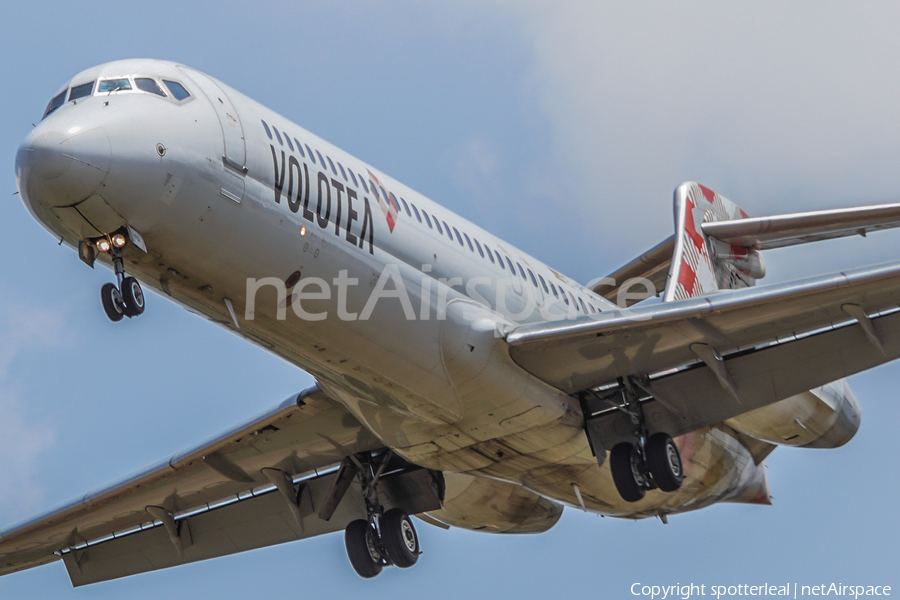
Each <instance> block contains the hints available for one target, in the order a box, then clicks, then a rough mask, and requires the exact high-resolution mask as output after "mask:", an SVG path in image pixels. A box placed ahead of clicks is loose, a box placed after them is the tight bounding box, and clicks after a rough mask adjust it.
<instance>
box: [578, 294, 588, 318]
mask: <svg viewBox="0 0 900 600" xmlns="http://www.w3.org/2000/svg"><path fill="white" fill-rule="evenodd" d="M578 304H580V305H581V312H583V313H584V314H587V308H585V306H584V300H582V299H581V298H579V299H578Z"/></svg>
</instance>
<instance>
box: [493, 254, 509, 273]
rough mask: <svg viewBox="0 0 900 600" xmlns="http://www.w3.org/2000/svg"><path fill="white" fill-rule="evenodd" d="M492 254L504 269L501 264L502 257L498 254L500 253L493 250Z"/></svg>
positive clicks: (502, 267)
mask: <svg viewBox="0 0 900 600" xmlns="http://www.w3.org/2000/svg"><path fill="white" fill-rule="evenodd" d="M494 255H495V256H496V257H497V262H498V263H500V268H501V269H505V268H506V267H504V266H503V257H502V256H500V253H499V252H497V251H496V250H494Z"/></svg>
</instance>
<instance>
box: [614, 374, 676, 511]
mask: <svg viewBox="0 0 900 600" xmlns="http://www.w3.org/2000/svg"><path fill="white" fill-rule="evenodd" d="M622 389H623V393H622V396H623V400H624V406H623V407H621V408H622V409H623V410H625V411H626V412H628V414H629V415H630V416H631V419H632V422H633V423H634V437H635V443H633V444H632V443H630V442H620V443H619V444H616V445H615V446H614V447H613V449H612V452H610V456H609V469H610V471H611V472H612V477H613V482H614V483H615V484H616V490H617V491H618V492H619V495H620V496H622V499H623V500H625V501H627V502H637V501H638V500H640V499H641V498H643V497H644V495H645V494H646V493H647V490H652V489H659V490H661V491H663V492H674V491H675V490H677V489H678V488H680V487H681V483H682V481H683V480H684V466H683V465H682V464H681V454H680V453H679V451H678V446H676V445H675V441H674V440H673V439H672V437H671V436H670V435H669V434H667V433H665V432H662V431H661V432H658V433H654V434H653V435H648V432H647V428H646V426H645V424H644V415H643V411H642V410H641V405H640V402H638V400H637V397H636V395H635V394H634V391H633V388H632V387H631V385H630V382H629V381H628V380H625V381H624V382H623V388H622Z"/></svg>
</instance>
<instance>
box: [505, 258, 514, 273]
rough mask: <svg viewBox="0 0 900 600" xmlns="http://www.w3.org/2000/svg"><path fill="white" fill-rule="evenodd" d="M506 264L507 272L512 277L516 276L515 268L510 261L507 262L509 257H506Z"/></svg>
mask: <svg viewBox="0 0 900 600" xmlns="http://www.w3.org/2000/svg"><path fill="white" fill-rule="evenodd" d="M506 264H507V265H509V272H510V273H512V274H513V275H515V274H516V268H515V267H514V266H513V265H512V261H511V260H509V257H508V256H507V257H506Z"/></svg>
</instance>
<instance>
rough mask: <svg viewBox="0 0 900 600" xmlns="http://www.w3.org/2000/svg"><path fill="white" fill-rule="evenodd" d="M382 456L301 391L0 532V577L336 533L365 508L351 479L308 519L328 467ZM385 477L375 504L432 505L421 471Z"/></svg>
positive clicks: (103, 571) (166, 559) (91, 574)
mask: <svg viewBox="0 0 900 600" xmlns="http://www.w3.org/2000/svg"><path fill="white" fill-rule="evenodd" d="M383 447H384V446H383V444H382V443H381V442H380V441H379V440H378V439H377V438H375V436H374V435H372V434H371V433H370V432H369V430H368V429H366V428H365V427H363V426H362V425H361V424H360V423H359V421H357V420H356V419H355V418H354V417H353V416H352V415H351V414H350V413H349V412H348V411H347V410H346V409H345V408H344V407H343V406H342V405H341V404H339V403H338V402H335V401H333V400H331V399H330V398H329V397H328V396H327V395H326V394H325V393H324V392H322V391H321V390H319V389H318V388H317V387H312V388H310V389H308V390H306V391H304V392H302V393H301V394H299V395H297V396H292V397H291V398H288V399H287V400H285V401H284V402H282V403H281V404H280V405H279V406H277V407H276V408H274V409H272V410H270V411H268V412H266V413H265V414H263V415H261V416H260V417H258V418H256V419H253V420H251V421H250V422H248V423H245V424H243V425H240V426H238V427H236V428H234V429H232V430H231V431H228V432H226V433H224V434H223V435H220V436H218V437H216V438H215V439H213V440H210V441H209V442H206V443H204V444H201V445H199V446H197V447H196V448H193V449H191V450H188V451H186V452H182V453H179V454H176V455H175V456H172V457H171V458H170V459H168V460H166V461H163V462H161V463H159V464H157V465H156V466H153V467H151V468H149V469H147V470H145V471H143V472H140V473H138V474H136V475H134V476H132V477H130V478H128V479H126V480H125V481H122V482H119V483H116V484H114V485H112V486H110V487H108V488H106V489H103V490H100V491H97V492H95V493H91V494H88V495H86V496H84V497H83V498H79V499H78V500H76V501H75V502H72V503H71V504H69V505H68V506H65V507H63V508H60V509H58V510H56V511H53V512H50V513H48V514H45V515H42V516H40V517H37V518H36V519H33V520H31V521H29V522H27V523H24V524H21V525H19V526H17V527H14V528H12V529H9V530H6V531H0V575H4V574H7V573H12V572H15V571H20V570H23V569H27V568H30V567H33V566H37V565H41V564H45V563H48V562H51V561H54V560H56V559H58V558H62V559H63V561H64V562H65V565H66V568H67V570H68V572H69V576H70V578H71V579H72V583H73V585H76V586H78V585H84V584H87V583H93V582H96V581H104V580H107V579H114V578H117V577H123V576H126V575H132V574H135V573H140V572H144V571H149V570H154V569H160V568H165V567H168V566H174V565H178V564H182V563H187V562H193V561H197V560H203V559H207V558H212V557H215V556H222V555H226V554H232V553H235V552H240V551H243V550H249V549H252V548H259V547H263V546H268V545H272V544H278V543H282V542H287V541H292V540H295V539H301V538H305V537H311V536H315V535H320V534H323V533H328V532H331V531H339V530H341V529H343V528H344V527H345V526H346V525H347V523H349V522H350V521H351V520H353V519H356V518H365V517H366V511H365V504H364V502H363V499H362V494H361V492H360V493H356V494H354V493H353V492H354V490H356V491H358V484H357V483H355V482H353V483H352V484H351V489H350V492H351V493H348V494H346V496H345V497H344V500H343V501H340V503H339V504H338V505H337V507H336V509H335V510H334V511H333V514H332V515H331V518H330V519H329V520H323V519H321V518H319V514H318V512H319V511H320V510H321V509H322V507H323V506H325V505H326V504H327V502H328V499H329V497H330V491H331V489H332V485H333V484H334V483H335V481H336V479H337V476H338V473H337V472H336V467H338V466H339V465H340V464H341V463H342V461H344V460H345V459H346V458H347V457H348V456H350V455H353V454H356V453H360V452H366V451H378V450H380V449H382V448H383ZM388 470H389V471H390V469H388ZM388 475H390V473H386V475H385V478H384V480H383V483H384V484H385V489H386V491H387V492H388V495H389V496H390V497H389V498H384V499H383V501H384V504H385V505H386V506H388V505H394V506H402V507H404V508H405V509H407V512H408V513H409V514H415V513H417V512H421V511H423V510H433V509H435V508H438V507H439V505H438V506H435V504H436V501H435V495H434V493H431V490H429V489H428V488H429V484H430V474H429V472H427V471H423V470H419V471H408V470H407V471H403V470H402V469H401V470H399V471H398V472H397V473H395V476H394V478H393V479H392V480H391V478H390V477H389V476H388ZM391 482H393V484H395V485H392V483H391ZM353 486H355V487H353ZM417 486H418V487H417ZM432 487H433V486H432ZM379 490H381V487H379ZM403 492H406V496H404V494H403Z"/></svg>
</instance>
